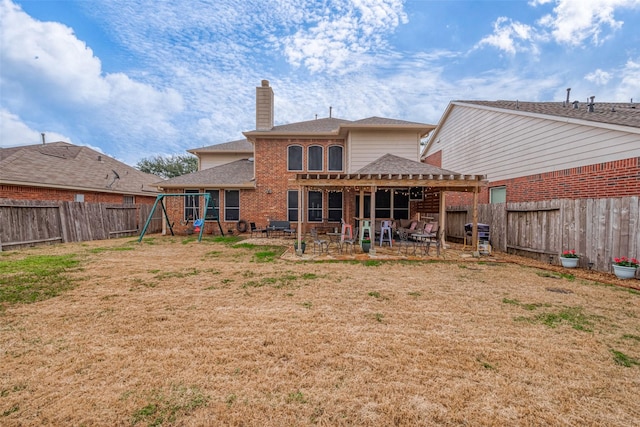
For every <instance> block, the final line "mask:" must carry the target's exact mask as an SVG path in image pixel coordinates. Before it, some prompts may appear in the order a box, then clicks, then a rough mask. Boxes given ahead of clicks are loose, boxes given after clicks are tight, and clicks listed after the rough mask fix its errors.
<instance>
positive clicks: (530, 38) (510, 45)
mask: <svg viewBox="0 0 640 427" xmlns="http://www.w3.org/2000/svg"><path fill="white" fill-rule="evenodd" d="M534 40H535V30H534V28H533V27H531V26H529V25H527V24H523V23H521V22H518V21H513V20H511V19H509V18H506V17H504V16H501V17H499V18H498V19H497V20H496V21H495V22H494V23H493V34H491V35H488V36H486V37H484V38H483V39H482V40H480V41H479V42H478V44H477V45H476V48H479V47H482V46H484V45H489V46H493V47H495V48H498V49H499V50H502V51H504V52H507V53H508V54H510V55H514V54H516V53H517V52H521V51H534V52H537V48H536V47H535V45H534V44H533V42H534Z"/></svg>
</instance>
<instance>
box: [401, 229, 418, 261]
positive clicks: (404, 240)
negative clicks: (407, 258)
mask: <svg viewBox="0 0 640 427" xmlns="http://www.w3.org/2000/svg"><path fill="white" fill-rule="evenodd" d="M396 246H397V248H398V254H400V252H401V251H402V248H404V254H405V255H408V254H409V248H413V255H415V254H416V242H415V241H413V240H411V239H409V232H408V231H407V230H406V229H398V240H396Z"/></svg>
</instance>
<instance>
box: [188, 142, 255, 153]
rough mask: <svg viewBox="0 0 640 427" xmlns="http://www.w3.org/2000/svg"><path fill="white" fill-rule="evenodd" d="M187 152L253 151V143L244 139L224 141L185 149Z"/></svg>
mask: <svg viewBox="0 0 640 427" xmlns="http://www.w3.org/2000/svg"><path fill="white" fill-rule="evenodd" d="M187 151H188V152H189V153H193V154H196V153H225V152H229V153H253V144H252V143H250V142H249V141H247V140H246V139H238V140H236V141H229V142H224V143H222V144H215V145H208V146H206V147H201V148H192V149H190V150H187Z"/></svg>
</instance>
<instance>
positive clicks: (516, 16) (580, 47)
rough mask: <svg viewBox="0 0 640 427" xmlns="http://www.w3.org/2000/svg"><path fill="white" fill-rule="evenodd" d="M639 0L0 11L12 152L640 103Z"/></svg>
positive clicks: (189, 144)
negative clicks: (267, 102)
mask: <svg viewBox="0 0 640 427" xmlns="http://www.w3.org/2000/svg"><path fill="white" fill-rule="evenodd" d="M639 28H640V0H556V1H551V0H531V1H423V0H406V1H402V0H351V1H346V0H318V1H311V0H308V1H305V0H243V1H237V0H207V1H205V0H172V1H165V0H100V1H98V0H95V1H91V0H80V1H76V0H64V1H56V0H35V1H34V0H24V1H19V0H0V43H1V44H0V47H1V49H0V147H11V146H18V145H26V144H37V143H40V142H41V136H40V133H41V132H45V133H46V139H47V141H49V142H53V141H58V140H63V141H68V142H71V143H74V144H77V145H87V146H90V147H92V148H94V149H97V150H99V151H101V152H103V153H105V154H107V155H110V156H113V157H115V158H117V159H119V160H122V161H124V162H126V163H128V164H131V165H135V164H136V162H138V161H139V160H140V159H142V158H144V157H149V156H155V155H170V154H185V150H187V149H190V148H196V147H201V146H206V145H211V144H217V143H222V142H227V141H231V140H235V139H239V138H242V133H241V132H242V131H247V130H252V129H254V128H255V87H256V86H259V85H260V81H261V80H262V79H267V80H269V81H270V83H271V86H272V87H273V89H274V92H275V122H276V124H285V123H293V122H298V121H304V120H312V119H314V118H315V117H316V115H317V117H320V118H322V117H327V116H328V114H329V107H330V106H331V107H332V108H333V110H332V111H333V116H334V117H339V118H344V119H349V120H358V119H362V118H366V117H371V116H381V117H390V118H396V119H403V120H409V121H416V122H423V123H433V124H436V123H437V122H438V120H439V119H440V117H441V115H442V113H443V112H444V110H445V108H446V106H447V104H448V103H449V102H450V101H452V100H460V99H484V100H497V99H518V100H523V101H563V100H564V99H565V98H566V88H568V87H571V88H572V91H571V100H575V99H578V100H580V101H583V100H584V101H586V100H587V98H588V97H589V96H595V97H596V98H595V100H596V103H597V102H598V101H600V102H605V101H609V102H611V101H620V102H628V101H629V100H630V99H631V98H634V101H636V100H637V102H640V30H639Z"/></svg>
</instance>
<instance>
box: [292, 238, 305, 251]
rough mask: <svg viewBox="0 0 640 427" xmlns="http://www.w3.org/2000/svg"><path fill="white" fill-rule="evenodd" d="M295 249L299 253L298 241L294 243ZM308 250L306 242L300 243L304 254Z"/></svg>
mask: <svg viewBox="0 0 640 427" xmlns="http://www.w3.org/2000/svg"><path fill="white" fill-rule="evenodd" d="M293 249H295V251H296V252H298V241H297V240H295V241H294V242H293ZM305 249H307V242H305V241H304V240H301V241H300V251H301V252H302V253H304V250H305Z"/></svg>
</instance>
